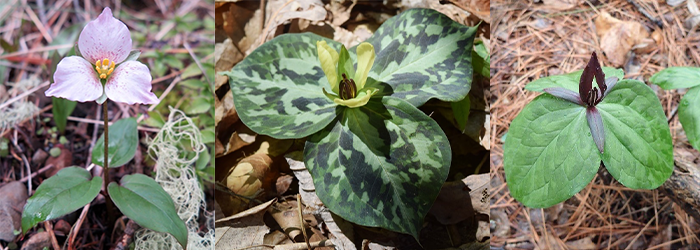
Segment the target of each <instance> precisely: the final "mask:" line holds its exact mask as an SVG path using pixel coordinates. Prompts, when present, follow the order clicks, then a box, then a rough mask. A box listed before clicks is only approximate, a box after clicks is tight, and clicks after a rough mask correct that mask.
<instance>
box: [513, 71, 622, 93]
mask: <svg viewBox="0 0 700 250" xmlns="http://www.w3.org/2000/svg"><path fill="white" fill-rule="evenodd" d="M581 73H583V70H578V71H574V72H571V73H569V74H564V75H553V76H548V77H544V78H540V79H537V80H534V81H532V82H530V83H528V84H527V85H525V89H526V90H530V91H537V92H544V89H545V88H554V87H562V88H565V89H568V90H571V91H574V92H576V93H578V92H579V88H578V87H579V80H580V79H581ZM603 74H605V77H606V79H607V78H611V77H617V79H622V77H623V76H624V75H625V72H624V71H623V70H622V69H616V68H610V67H603ZM608 89H610V87H608Z"/></svg>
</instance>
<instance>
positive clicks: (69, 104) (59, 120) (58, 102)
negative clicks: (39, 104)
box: [51, 97, 78, 134]
mask: <svg viewBox="0 0 700 250" xmlns="http://www.w3.org/2000/svg"><path fill="white" fill-rule="evenodd" d="M51 103H53V107H51V111H52V112H53V121H54V122H55V123H56V127H57V128H58V132H59V133H61V134H64V133H65V132H66V123H67V122H68V116H70V114H71V113H73V110H74V109H75V105H77V104H78V103H77V102H75V101H71V100H68V99H64V98H57V97H51Z"/></svg>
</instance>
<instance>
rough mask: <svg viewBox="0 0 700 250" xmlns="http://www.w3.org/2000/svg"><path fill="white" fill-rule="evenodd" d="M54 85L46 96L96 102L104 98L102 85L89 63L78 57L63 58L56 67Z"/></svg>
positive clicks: (47, 91)
mask: <svg viewBox="0 0 700 250" xmlns="http://www.w3.org/2000/svg"><path fill="white" fill-rule="evenodd" d="M53 81H54V83H53V84H52V85H51V87H49V89H48V90H46V93H45V94H46V96H55V97H62V98H66V99H68V100H71V101H78V102H87V101H94V100H96V99H97V98H99V97H100V96H102V83H101V82H100V80H99V79H98V78H97V73H95V69H94V68H93V67H92V64H90V63H89V62H88V61H85V59H83V58H81V57H77V56H70V57H66V58H63V60H61V61H60V62H59V63H58V65H56V73H54V75H53Z"/></svg>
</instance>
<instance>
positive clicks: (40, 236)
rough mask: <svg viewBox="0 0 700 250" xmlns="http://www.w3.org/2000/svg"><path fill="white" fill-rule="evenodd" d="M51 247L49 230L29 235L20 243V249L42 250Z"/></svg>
mask: <svg viewBox="0 0 700 250" xmlns="http://www.w3.org/2000/svg"><path fill="white" fill-rule="evenodd" d="M50 248H51V236H50V235H49V232H41V233H37V234H34V235H32V236H30V237H29V240H27V241H25V242H24V244H23V245H22V250H42V249H50Z"/></svg>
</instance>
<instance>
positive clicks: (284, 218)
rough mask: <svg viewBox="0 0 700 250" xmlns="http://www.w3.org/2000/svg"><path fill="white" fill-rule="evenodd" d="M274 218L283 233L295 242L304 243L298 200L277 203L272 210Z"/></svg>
mask: <svg viewBox="0 0 700 250" xmlns="http://www.w3.org/2000/svg"><path fill="white" fill-rule="evenodd" d="M269 211H270V214H271V215H272V218H273V219H275V221H276V222H277V224H278V225H280V227H281V228H282V231H284V232H285V233H287V235H289V238H291V239H293V240H294V241H295V242H303V241H304V235H303V234H302V232H301V229H302V227H303V225H302V224H301V218H299V209H298V206H297V201H296V200H287V201H283V202H280V203H277V204H276V205H275V206H272V207H271V208H270V209H269Z"/></svg>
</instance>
